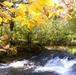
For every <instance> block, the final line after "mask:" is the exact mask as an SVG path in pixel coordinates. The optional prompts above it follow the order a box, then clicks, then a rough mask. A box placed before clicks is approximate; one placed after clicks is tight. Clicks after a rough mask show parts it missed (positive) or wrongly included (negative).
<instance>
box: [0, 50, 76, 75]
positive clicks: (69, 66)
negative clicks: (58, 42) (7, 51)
mask: <svg viewBox="0 0 76 75" xmlns="http://www.w3.org/2000/svg"><path fill="white" fill-rule="evenodd" d="M0 75H76V57H75V56H73V55H70V54H69V53H67V52H65V51H44V52H42V53H40V54H39V55H37V56H34V57H32V58H30V59H28V60H25V59H24V60H22V61H13V62H11V63H7V64H1V65H0Z"/></svg>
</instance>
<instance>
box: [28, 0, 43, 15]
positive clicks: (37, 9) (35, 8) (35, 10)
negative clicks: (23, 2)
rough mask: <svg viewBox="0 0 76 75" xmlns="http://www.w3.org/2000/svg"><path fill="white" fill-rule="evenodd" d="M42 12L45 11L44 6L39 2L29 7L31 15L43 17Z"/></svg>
mask: <svg viewBox="0 0 76 75" xmlns="http://www.w3.org/2000/svg"><path fill="white" fill-rule="evenodd" d="M42 10H43V6H42V5H40V4H39V3H38V2H37V1H35V2H33V3H32V4H31V5H30V6H29V13H30V14H32V15H41V13H42Z"/></svg>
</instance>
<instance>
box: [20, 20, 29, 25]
mask: <svg viewBox="0 0 76 75" xmlns="http://www.w3.org/2000/svg"><path fill="white" fill-rule="evenodd" d="M28 24H30V22H29V20H24V21H22V23H21V26H24V25H28Z"/></svg>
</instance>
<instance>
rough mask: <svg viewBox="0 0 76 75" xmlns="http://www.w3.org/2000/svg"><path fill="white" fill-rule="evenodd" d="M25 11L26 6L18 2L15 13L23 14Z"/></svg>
mask: <svg viewBox="0 0 76 75" xmlns="http://www.w3.org/2000/svg"><path fill="white" fill-rule="evenodd" d="M26 11H28V9H27V6H26V5H24V4H19V7H18V9H16V10H15V13H16V15H17V16H24V15H25V12H26Z"/></svg>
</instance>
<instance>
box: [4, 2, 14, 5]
mask: <svg viewBox="0 0 76 75" xmlns="http://www.w3.org/2000/svg"><path fill="white" fill-rule="evenodd" d="M3 4H4V5H5V6H12V5H13V3H11V2H8V1H4V2H3Z"/></svg>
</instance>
